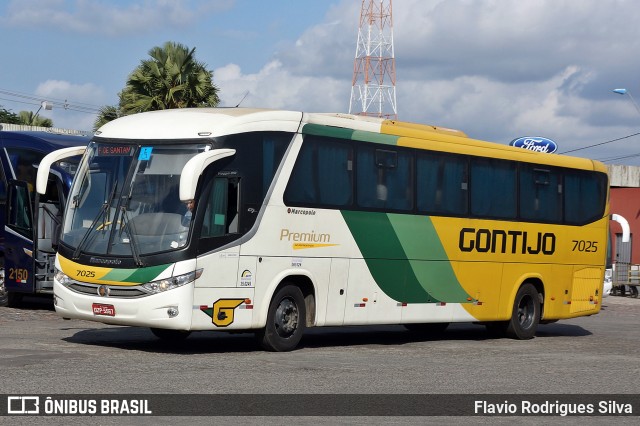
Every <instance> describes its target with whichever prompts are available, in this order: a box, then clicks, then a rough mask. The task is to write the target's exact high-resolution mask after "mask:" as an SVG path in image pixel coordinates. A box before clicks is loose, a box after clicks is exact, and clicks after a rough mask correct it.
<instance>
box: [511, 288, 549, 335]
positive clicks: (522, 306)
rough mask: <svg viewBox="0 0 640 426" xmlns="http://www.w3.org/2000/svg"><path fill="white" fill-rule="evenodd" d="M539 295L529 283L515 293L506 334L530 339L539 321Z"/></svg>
mask: <svg viewBox="0 0 640 426" xmlns="http://www.w3.org/2000/svg"><path fill="white" fill-rule="evenodd" d="M540 311H541V308H540V297H539V294H538V290H536V288H535V286H534V285H533V284H531V283H525V284H524V285H523V286H522V287H520V289H519V290H518V293H517V294H516V299H515V301H514V303H513V312H512V314H511V319H510V320H509V322H508V323H507V329H506V334H507V337H511V338H512V339H519V340H525V339H532V338H533V337H534V336H535V334H536V330H537V328H538V323H539V322H540Z"/></svg>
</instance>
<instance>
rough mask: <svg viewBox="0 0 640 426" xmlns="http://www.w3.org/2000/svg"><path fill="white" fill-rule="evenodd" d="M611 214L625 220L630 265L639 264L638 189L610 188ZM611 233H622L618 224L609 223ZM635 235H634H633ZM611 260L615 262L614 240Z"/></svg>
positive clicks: (639, 206) (639, 219) (639, 214)
mask: <svg viewBox="0 0 640 426" xmlns="http://www.w3.org/2000/svg"><path fill="white" fill-rule="evenodd" d="M610 204H611V207H610V212H611V214H619V215H620V216H622V217H624V218H625V219H627V221H628V222H629V228H630V229H631V263H634V264H640V188H611V198H610ZM610 229H611V233H612V234H613V235H614V236H615V235H616V234H621V233H622V227H621V226H620V224H619V223H618V222H614V221H611V225H610ZM634 234H635V235H634ZM612 242H613V245H614V247H613V249H614V253H613V256H614V257H613V259H614V260H615V238H613V239H612Z"/></svg>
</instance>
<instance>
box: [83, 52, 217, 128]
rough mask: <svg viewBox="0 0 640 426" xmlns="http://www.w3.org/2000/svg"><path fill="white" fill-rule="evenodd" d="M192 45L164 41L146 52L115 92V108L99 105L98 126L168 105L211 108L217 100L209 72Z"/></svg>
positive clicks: (211, 72) (96, 123)
mask: <svg viewBox="0 0 640 426" xmlns="http://www.w3.org/2000/svg"><path fill="white" fill-rule="evenodd" d="M195 50H196V49H195V47H194V48H193V49H189V48H188V47H186V46H184V45H182V44H179V43H173V42H167V43H165V44H164V45H163V46H162V47H159V46H156V47H154V48H152V49H151V50H150V51H149V57H150V58H149V59H145V60H143V61H141V62H140V65H139V66H138V67H137V68H136V69H135V70H133V72H132V73H131V74H130V75H129V77H128V79H127V84H126V86H125V88H124V89H123V90H122V92H120V93H119V98H120V101H119V105H118V107H117V108H116V107H108V106H107V107H103V108H102V110H101V112H100V114H99V115H98V118H97V119H96V122H95V123H94V127H95V129H97V128H98V127H99V126H100V125H102V124H104V123H106V122H108V121H111V120H112V119H114V118H117V117H119V116H123V115H129V114H135V113H138V112H144V111H156V110H161V109H171V108H195V107H215V106H217V105H218V104H219V103H220V99H219V98H218V88H217V87H216V86H215V85H214V83H213V71H209V70H207V68H206V65H205V64H203V63H201V62H198V61H197V60H196V59H195Z"/></svg>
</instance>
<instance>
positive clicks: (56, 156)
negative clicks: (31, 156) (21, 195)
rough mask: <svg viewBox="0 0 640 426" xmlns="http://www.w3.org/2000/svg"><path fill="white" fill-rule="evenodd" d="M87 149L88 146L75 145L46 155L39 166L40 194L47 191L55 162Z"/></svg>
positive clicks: (38, 188)
mask: <svg viewBox="0 0 640 426" xmlns="http://www.w3.org/2000/svg"><path fill="white" fill-rule="evenodd" d="M86 149H87V147H86V146H73V147H70V148H62V149H58V150H56V151H53V152H50V153H49V154H47V155H45V156H44V158H43V159H42V161H40V165H39V166H38V175H37V177H36V191H37V192H38V194H41V195H43V194H44V193H45V192H47V180H48V179H49V170H50V169H51V165H52V164H53V163H55V162H56V161H59V160H62V159H63V158H67V157H73V156H76V155H82V154H84V152H85V151H86Z"/></svg>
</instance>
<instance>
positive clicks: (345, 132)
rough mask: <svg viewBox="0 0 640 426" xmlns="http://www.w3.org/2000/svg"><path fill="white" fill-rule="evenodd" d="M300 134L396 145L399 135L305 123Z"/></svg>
mask: <svg viewBox="0 0 640 426" xmlns="http://www.w3.org/2000/svg"><path fill="white" fill-rule="evenodd" d="M302 134H303V135H314V136H326V137H331V138H339V139H349V140H354V141H363V142H373V143H381V144H386V145H397V144H398V139H400V137H399V136H394V135H384V134H380V133H375V132H367V131H364V130H353V129H345V128H343V127H332V126H323V125H320V124H305V125H304V127H303V128H302Z"/></svg>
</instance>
